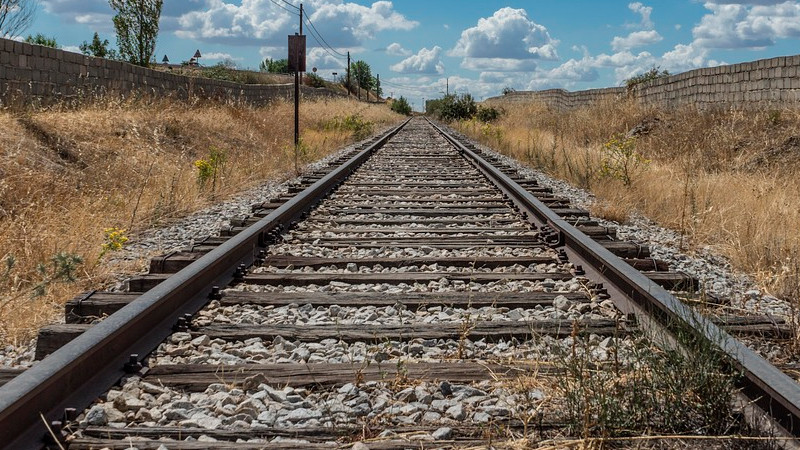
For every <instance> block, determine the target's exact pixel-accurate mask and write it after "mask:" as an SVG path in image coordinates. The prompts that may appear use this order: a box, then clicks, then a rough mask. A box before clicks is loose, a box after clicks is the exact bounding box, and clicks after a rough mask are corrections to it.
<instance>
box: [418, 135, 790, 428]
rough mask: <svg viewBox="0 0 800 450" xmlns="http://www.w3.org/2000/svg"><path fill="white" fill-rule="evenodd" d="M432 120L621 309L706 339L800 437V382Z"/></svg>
mask: <svg viewBox="0 0 800 450" xmlns="http://www.w3.org/2000/svg"><path fill="white" fill-rule="evenodd" d="M429 122H430V120H429ZM430 123H431V125H433V126H434V127H435V128H436V129H437V130H438V131H439V132H440V133H442V135H443V136H444V137H445V138H446V139H447V140H448V141H450V142H451V143H452V144H453V145H454V146H455V147H456V148H457V149H458V150H459V152H461V153H462V154H463V155H464V156H466V157H467V158H468V160H471V161H472V162H473V164H474V165H475V166H476V167H477V168H478V169H479V170H480V171H481V172H482V173H483V174H484V175H485V176H486V177H487V178H489V180H490V181H492V182H493V183H494V184H495V185H497V186H498V187H499V188H500V189H501V190H502V191H503V193H504V194H506V195H508V197H509V199H510V200H511V201H512V202H513V203H514V204H515V205H516V206H517V207H518V208H519V209H520V211H522V212H524V213H527V216H528V218H529V219H530V220H532V222H533V223H535V224H536V225H538V226H540V227H542V226H546V227H550V228H552V229H553V230H555V231H556V233H557V236H558V237H557V241H556V242H557V246H558V247H560V248H563V249H564V250H565V251H566V253H567V255H568V256H569V260H570V261H571V262H573V264H576V265H581V266H582V268H583V269H584V270H585V272H586V275H587V276H588V277H589V278H590V279H591V278H592V276H593V275H594V276H599V277H600V279H602V280H603V281H608V282H609V283H611V285H610V286H609V285H606V286H604V287H605V288H607V289H608V290H609V292H610V293H612V300H615V302H617V301H618V300H619V299H621V298H622V299H627V301H626V302H623V303H622V304H619V303H617V306H619V307H620V308H621V309H623V311H625V312H633V313H635V314H637V318H638V319H639V320H640V321H641V322H644V323H645V324H647V323H648V322H655V323H656V325H657V326H660V327H661V329H663V330H667V331H671V332H675V330H689V331H690V332H692V333H694V334H695V335H696V336H697V337H700V338H703V339H705V340H707V341H708V342H710V343H711V344H712V345H714V346H715V347H716V348H717V349H718V350H719V351H720V352H721V353H722V354H723V355H724V356H726V357H727V360H728V362H729V363H730V364H731V366H732V368H734V369H735V370H737V371H739V372H740V373H741V374H742V379H741V382H740V383H741V385H740V386H739V387H740V389H741V392H742V394H744V395H745V396H746V397H747V399H748V400H749V402H750V404H751V405H755V406H757V407H758V408H760V409H761V410H762V411H763V412H764V414H766V415H767V417H770V418H771V419H772V420H773V421H774V422H775V423H774V424H773V425H778V426H780V427H782V428H783V430H782V431H783V432H784V433H786V434H787V436H789V437H794V438H795V440H797V438H800V384H798V383H797V382H795V381H794V380H793V379H792V378H791V377H789V376H788V375H786V374H785V373H783V372H782V371H780V370H779V369H778V368H777V367H775V366H773V365H772V364H770V363H769V362H768V361H766V360H765V359H764V358H762V357H761V356H759V355H758V354H756V353H755V352H754V351H752V350H751V349H750V348H748V347H747V346H746V345H744V344H743V343H741V342H740V341H738V340H737V339H735V338H734V337H732V336H731V335H730V334H728V333H727V332H726V331H724V330H722V329H721V328H719V327H718V326H717V325H715V324H714V323H712V322H711V321H709V320H707V319H706V318H704V317H703V316H702V315H700V314H699V313H697V312H696V311H695V310H694V309H692V308H690V307H688V306H686V305H685V304H684V303H683V302H681V301H680V300H679V299H677V298H676V297H675V296H673V295H672V294H670V293H669V292H668V291H667V290H666V289H664V288H662V287H661V286H659V285H657V284H656V283H654V282H653V281H651V280H650V279H649V278H647V277H646V276H645V275H644V274H642V273H641V272H639V271H638V270H636V269H634V268H633V267H631V266H630V265H628V264H627V263H625V262H624V261H622V260H621V259H620V258H618V257H617V256H615V255H614V254H613V253H611V252H610V251H608V250H606V249H605V248H604V247H603V246H601V245H600V244H598V243H597V242H595V241H594V240H593V239H591V238H590V237H588V236H587V235H585V234H584V233H582V232H581V231H579V230H578V229H577V228H575V227H574V226H572V225H570V224H569V223H568V222H567V221H565V220H564V219H562V218H561V217H560V216H558V215H557V214H556V213H554V212H553V211H552V210H550V208H548V207H547V206H546V205H545V204H544V203H542V202H541V201H539V200H538V199H537V198H536V197H535V196H533V195H532V194H531V193H529V192H528V191H527V190H525V188H523V187H521V186H520V185H519V184H517V183H516V182H515V181H514V180H512V179H511V178H510V177H509V176H507V175H506V174H504V173H503V172H501V171H500V170H499V169H497V168H495V167H494V166H492V165H491V164H490V163H489V162H487V161H486V160H485V159H484V158H483V157H481V156H480V155H479V154H477V153H476V152H474V151H473V150H472V149H470V148H468V147H467V146H465V145H464V144H462V143H461V142H460V141H459V140H458V139H456V138H454V137H453V136H452V135H451V134H450V133H448V132H447V131H445V130H444V129H443V128H442V127H440V126H438V125H437V124H434V123H433V122H430ZM614 294H617V295H614ZM773 431H776V430H774V429H773ZM778 431H780V430H778Z"/></svg>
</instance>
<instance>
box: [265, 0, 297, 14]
mask: <svg viewBox="0 0 800 450" xmlns="http://www.w3.org/2000/svg"><path fill="white" fill-rule="evenodd" d="M269 1H271V2H272V3H273V4H274V5H275V6H277V7H278V8H280V9H282V10H284V11H286V12H288V13H289V14H298V13H296V12H294V11H291V10H289V9H287V8H286V7H285V6H283V5H281V4H280V3H278V2H277V1H276V0H269ZM290 5H291V4H290ZM291 6H294V5H291Z"/></svg>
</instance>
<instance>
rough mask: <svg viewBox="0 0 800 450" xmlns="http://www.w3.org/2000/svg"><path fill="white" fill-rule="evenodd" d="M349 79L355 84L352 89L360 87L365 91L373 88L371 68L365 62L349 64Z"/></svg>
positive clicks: (373, 79)
mask: <svg viewBox="0 0 800 450" xmlns="http://www.w3.org/2000/svg"><path fill="white" fill-rule="evenodd" d="M350 77H351V78H352V80H353V81H352V82H353V83H355V85H354V86H353V87H361V89H366V90H372V89H373V88H374V87H375V78H374V77H373V76H372V68H370V66H369V64H367V63H366V62H365V61H362V60H358V61H355V62H352V63H350Z"/></svg>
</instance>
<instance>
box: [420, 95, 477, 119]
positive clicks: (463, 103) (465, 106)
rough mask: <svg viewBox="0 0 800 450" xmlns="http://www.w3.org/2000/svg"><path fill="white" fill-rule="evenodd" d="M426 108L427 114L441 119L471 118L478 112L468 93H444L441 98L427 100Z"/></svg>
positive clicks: (473, 100)
mask: <svg viewBox="0 0 800 450" xmlns="http://www.w3.org/2000/svg"><path fill="white" fill-rule="evenodd" d="M427 108H428V111H427V112H428V114H433V115H435V116H437V117H439V118H440V119H442V120H461V119H471V118H472V117H473V116H475V114H476V113H477V112H478V106H477V105H476V104H475V99H474V98H472V96H471V95H470V94H461V95H454V94H450V95H445V96H444V97H442V98H441V99H437V100H431V101H430V102H428V104H427Z"/></svg>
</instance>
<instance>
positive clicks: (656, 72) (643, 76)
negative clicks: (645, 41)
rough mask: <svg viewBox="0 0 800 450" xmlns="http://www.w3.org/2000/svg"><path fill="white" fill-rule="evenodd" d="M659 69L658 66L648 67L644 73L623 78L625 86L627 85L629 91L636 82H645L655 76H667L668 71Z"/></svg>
mask: <svg viewBox="0 0 800 450" xmlns="http://www.w3.org/2000/svg"><path fill="white" fill-rule="evenodd" d="M659 69H660V67H655V66H653V67H651V68H650V70H648V71H647V72H645V73H642V74H639V75H636V76H633V77H630V78H628V79H627V80H625V87H627V88H628V90H629V91H630V90H631V89H633V87H634V86H636V85H637V84H641V83H646V82H648V81H651V80H655V79H656V78H661V77H668V76H669V72H668V71H667V70H659Z"/></svg>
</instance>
